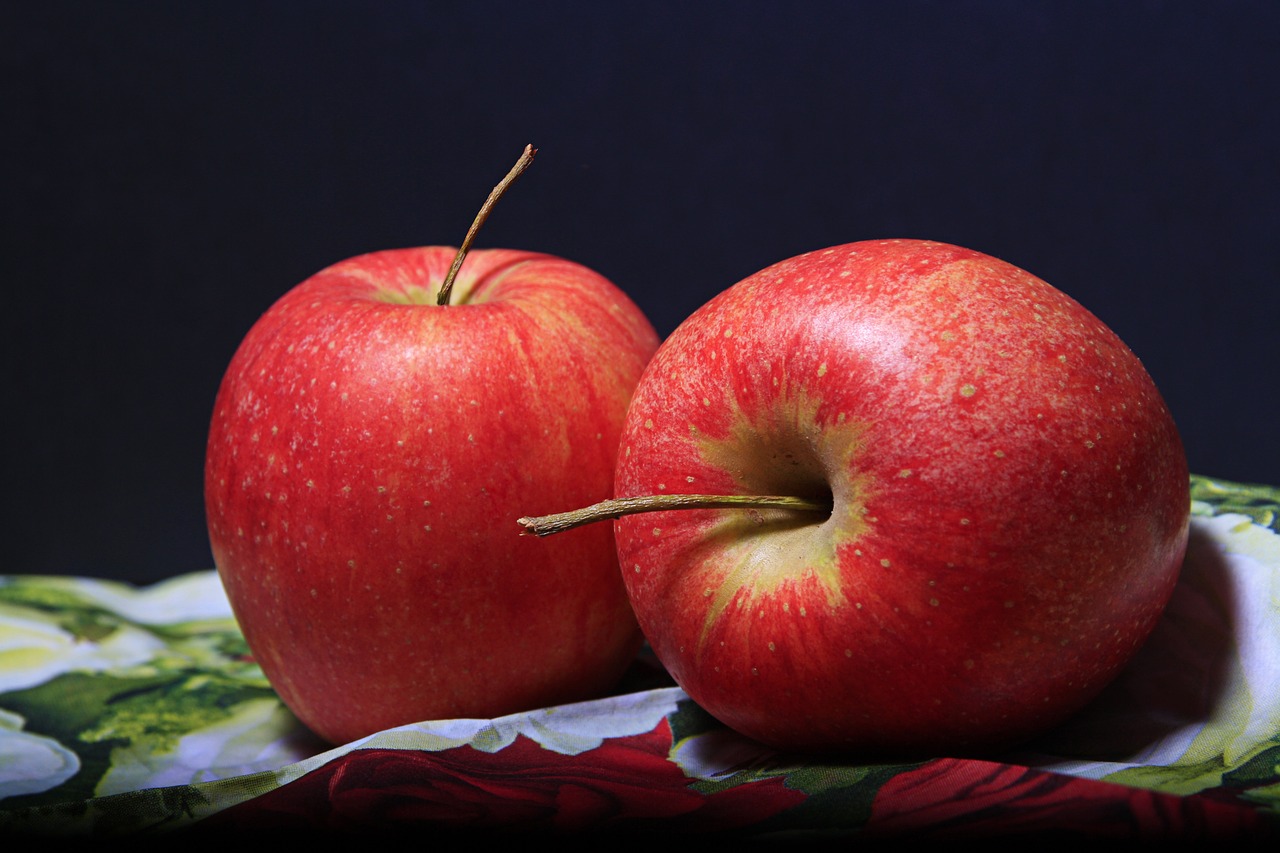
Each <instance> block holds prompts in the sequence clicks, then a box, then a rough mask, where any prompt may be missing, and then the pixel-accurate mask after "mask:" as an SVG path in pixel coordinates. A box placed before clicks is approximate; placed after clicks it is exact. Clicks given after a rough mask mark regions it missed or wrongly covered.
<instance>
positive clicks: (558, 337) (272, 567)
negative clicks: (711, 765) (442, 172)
mask: <svg viewBox="0 0 1280 853" xmlns="http://www.w3.org/2000/svg"><path fill="white" fill-rule="evenodd" d="M469 236H470V235H469ZM457 251H458V250H456V249H454V248H446V247H439V246H429V247H423V248H412V249H397V250H388V251H382V252H374V253H371V254H368V255H363V256H360V257H355V258H351V259H349V260H345V261H342V262H341V263H338V264H335V265H334V266H331V267H329V268H328V269H325V270H322V271H321V272H319V273H317V274H316V275H314V276H313V277H311V278H309V279H307V280H306V281H304V282H302V283H301V284H299V285H297V286H296V287H294V288H293V289H292V290H290V291H289V292H288V293H286V294H285V295H284V296H283V297H282V298H281V299H280V300H279V301H278V302H276V303H275V304H274V305H273V306H272V307H271V308H270V310H268V311H267V312H266V313H265V315H263V316H262V318H261V319H260V320H258V322H257V323H256V324H255V325H254V326H253V328H252V329H251V330H250V331H249V333H248V335H247V336H246V338H245V339H244V341H243V343H242V344H241V345H240V347H239V349H238V350H237V352H236V353H235V355H234V357H233V359H232V361H231V364H230V366H229V368H228V369H227V372H226V375H225V377H224V379H223V381H222V384H221V387H220V389H219V391H218V395H217V401H216V404H215V408H214V413H213V418H212V424H211V427H210V433H209V439H208V455H207V462H206V469H205V483H206V486H205V498H206V505H207V514H208V526H209V536H210V540H211V543H212V549H213V555H214V560H215V562H216V564H217V568H218V572H219V574H220V577H221V579H222V582H223V584H224V586H225V588H226V591H227V595H228V597H229V599H230V602H231V606H232V608H233V610H234V613H235V616H236V619H237V620H238V622H239V624H240V627H241V628H242V629H243V631H244V635H245V639H246V641H247V642H248V645H249V648H250V650H251V651H252V653H253V655H254V657H255V658H256V660H257V661H258V662H259V663H260V664H261V666H262V669H263V671H264V672H265V674H266V676H267V678H268V679H269V680H270V682H271V684H272V685H273V686H274V688H275V689H276V690H277V691H278V693H279V694H280V696H281V698H282V699H283V700H284V702H285V703H286V704H287V705H288V707H289V708H290V709H292V710H293V712H294V713H295V714H296V715H297V716H298V717H299V718H300V719H301V721H302V722H303V723H305V724H306V725H307V726H308V727H310V728H311V729H312V730H314V731H315V732H316V733H317V734H319V735H320V736H321V737H323V738H325V739H326V740H328V741H331V742H334V743H343V742H348V741H351V740H353V739H355V738H358V737H360V736H363V735H367V734H370V733H372V732H375V731H378V730H381V729H384V728H387V727H390V726H395V725H400V724H405V723H411V722H415V721H419V720H424V719H440V718H453V717H482V718H488V717H493V716H498V715H502V714H506V713H510V712H514V711H517V710H523V709H528V708H534V707H542V706H547V705H552V704H557V703H561V702H566V701H572V700H577V699H581V698H584V697H589V696H592V695H594V694H596V693H598V692H600V691H603V690H606V689H607V688H609V687H610V686H611V685H612V684H613V683H614V682H615V681H616V680H617V679H618V678H619V676H620V675H621V673H622V672H623V670H624V669H625V668H626V666H627V665H628V664H629V662H630V661H631V659H632V658H633V656H634V654H635V652H636V650H637V649H638V647H639V644H640V642H641V639H640V634H639V630H638V627H637V625H636V622H635V618H634V616H633V615H632V613H631V611H630V607H629V605H628V602H627V598H626V594H625V590H624V589H623V585H622V581H621V578H620V574H619V571H618V564H617V556H616V552H615V549H614V540H613V533H612V530H610V529H608V528H607V526H600V525H597V527H600V528H601V529H585V530H582V531H578V532H577V533H578V534H580V535H574V536H572V538H568V537H566V538H564V541H557V542H555V543H554V547H551V548H547V547H545V543H537V542H535V541H534V540H531V539H529V538H527V537H522V536H520V534H519V531H517V530H514V529H512V528H510V527H508V526H507V525H509V524H510V519H511V518H512V517H513V516H514V515H516V514H517V513H518V512H524V511H527V510H528V508H529V507H530V506H534V507H546V508H548V509H550V508H554V507H560V506H564V505H566V504H569V505H573V504H577V503H581V502H585V501H594V500H600V499H602V498H605V497H607V496H608V495H610V494H611V493H612V487H613V471H614V466H615V462H616V459H617V450H618V440H619V433H620V431H621V428H622V422H623V417H624V414H625V411H626V406H627V402H628V400H629V399H630V396H631V392H632V389H633V388H634V386H635V383H636V381H637V379H638V378H639V376H640V372H641V370H642V368H643V367H644V365H645V363H646V362H647V361H648V359H649V357H650V356H651V355H652V353H653V351H654V349H655V348H656V347H657V344H658V340H657V336H656V334H655V333H654V331H653V328H652V326H651V325H650V324H649V322H648V320H647V319H646V318H645V317H644V316H643V314H642V313H641V311H640V310H639V309H638V308H637V307H636V306H635V305H634V304H633V303H632V302H631V301H630V300H629V299H628V298H627V297H626V296H625V295H624V294H623V293H622V292H621V291H620V290H619V289H618V288H616V287H615V286H614V285H613V284H611V283H610V282H609V281H607V280H606V279H605V278H604V277H602V276H601V275H599V274H598V273H596V272H593V271H592V270H590V269H587V268H586V267H583V266H580V265H578V264H575V263H572V262H570V261H567V260H563V259H560V258H556V257H552V256H549V255H544V254H536V253H532V252H524V251H512V250H488V251H476V252H472V253H471V254H470V255H468V256H467V257H466V263H465V265H463V266H462V267H461V270H460V272H459V274H458V277H457V280H456V284H455V285H454V286H453V287H452V294H451V302H450V304H447V305H443V306H442V305H438V304H437V296H438V292H439V290H440V289H441V285H442V282H443V281H444V280H445V278H446V275H447V273H448V271H449V270H450V267H451V264H452V262H453V261H454V259H455V255H456V254H457Z"/></svg>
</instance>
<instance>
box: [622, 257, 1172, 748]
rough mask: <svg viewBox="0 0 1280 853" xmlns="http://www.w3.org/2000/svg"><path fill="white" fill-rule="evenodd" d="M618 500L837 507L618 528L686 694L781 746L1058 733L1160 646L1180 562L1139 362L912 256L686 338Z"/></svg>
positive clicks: (639, 430)
mask: <svg viewBox="0 0 1280 853" xmlns="http://www.w3.org/2000/svg"><path fill="white" fill-rule="evenodd" d="M615 492H616V495H617V496H619V497H626V496H635V495H643V494H653V493H661V492H689V493H711V494H720V493H732V494H801V495H812V496H822V495H825V496H829V497H830V499H831V501H832V507H833V509H832V512H831V515H830V517H823V516H822V515H813V514H808V515H806V514H802V513H786V512H782V511H749V512H744V511H741V510H710V509H708V510H681V511H664V512H655V513H648V514H643V515H633V516H629V517H624V518H621V519H618V520H617V521H616V522H615V524H614V527H615V532H616V535H617V542H618V553H619V561H620V564H621V566H622V570H623V575H624V577H625V580H626V584H627V588H628V593H629V595H630V597H631V601H632V604H633V607H634V608H635V611H636V613H637V616H638V618H639V621H640V625H641V627H642V629H643V630H644V633H645V635H646V636H647V637H648V639H649V641H650V643H651V645H652V646H653V648H654V651H655V653H656V654H657V656H658V658H659V659H660V660H661V661H662V662H663V664H664V665H665V666H666V668H667V669H668V670H669V672H670V673H671V675H672V676H673V677H674V678H675V679H676V681H677V682H678V683H679V684H680V685H681V686H682V687H683V688H684V689H685V690H686V691H687V692H688V693H689V694H690V696H691V697H692V698H693V699H694V700H695V701H697V702H698V703H699V704H700V705H702V706H703V707H704V708H705V709H707V710H708V711H709V712H710V713H711V714H713V715H715V716H717V717H718V718H720V719H721V720H722V721H723V722H725V723H726V724H727V725H729V726H731V727H733V728H735V729H737V730H738V731H740V732H742V733H744V734H746V735H748V736H751V737H753V738H756V739H758V740H760V741H762V742H765V743H767V744H771V745H774V746H776V747H779V748H782V749H796V750H828V751H831V750H836V751H842V752H854V753H861V754H864V755H869V756H870V755H888V754H891V755H921V754H928V753H931V752H938V751H943V752H948V753H951V754H955V753H957V752H977V751H983V750H990V749H996V748H1000V747H1005V746H1010V745H1013V744H1016V743H1019V742H1021V741H1024V740H1025V739H1027V738H1029V737H1031V736H1033V735H1034V734H1036V733H1039V732H1042V731H1044V730H1045V729H1047V728H1048V727H1050V726H1052V725H1054V724H1055V723H1058V722H1059V721H1061V720H1063V719H1064V718H1065V717H1067V716H1068V715H1070V714H1071V713H1073V712H1074V711H1076V710H1077V709H1079V708H1080V707H1081V706H1082V705H1084V704H1085V703H1086V702H1087V701H1088V700H1089V699H1090V698H1092V697H1093V696H1094V695H1096V693H1097V692H1098V691H1099V690H1101V688H1102V687H1103V686H1105V685H1106V684H1107V683H1108V682H1109V681H1111V680H1112V679H1113V677H1114V676H1115V675H1116V674H1117V673H1118V671H1119V670H1120V669H1121V668H1122V667H1123V666H1124V664H1125V663H1126V662H1127V661H1128V660H1129V658H1130V657H1131V656H1132V654H1133V653H1134V652H1135V651H1136V649H1137V648H1138V647H1139V646H1140V645H1141V643H1142V642H1143V641H1144V640H1145V639H1146V637H1147V636H1148V634H1149V633H1150V632H1151V630H1152V628H1153V627H1154V625H1155V623H1156V621H1157V620H1158V618H1159V617H1160V614H1161V612H1162V610H1163V608H1164V606H1165V604H1166V603H1167V601H1168V598H1169V596H1170V594H1171V592H1172V590H1173V586H1174V584H1175V582H1176V580H1177V577H1178V572H1179V569H1180V566H1181V563H1182V559H1183V555H1184V552H1185V549H1186V543H1187V535H1188V525H1189V514H1190V496H1189V480H1188V471H1187V463H1186V458H1185V455H1184V453H1183V448H1182V444H1181V440H1180V438H1179V436H1178V433H1177V430H1176V428H1175V425H1174V422H1173V420H1172V418H1171V416H1170V413H1169V411H1168V409H1167V408H1166V406H1165V404H1164V402H1163V400H1162V398H1161V396H1160V394H1159V392H1158V391H1157V389H1156V387H1155V385H1154V384H1153V382H1152V380H1151V378H1150V377H1149V375H1148V374H1147V373H1146V371H1145V369H1144V368H1143V367H1142V365H1141V363H1140V362H1139V361H1138V359H1137V358H1136V357H1135V356H1134V354H1133V353H1132V352H1131V351H1130V350H1129V349H1128V348H1127V347H1126V346H1125V344H1124V343H1122V342H1121V341H1120V339H1119V338H1118V337H1117V336H1116V335H1115V334H1114V333H1113V332H1112V331H1110V330H1109V329H1108V328H1107V327H1106V326H1105V325H1103V323H1102V322H1100V321H1099V320H1098V319H1097V318H1096V317H1094V316H1093V315H1092V314H1091V313H1089V312H1088V311H1087V310H1086V309H1085V308H1083V307H1082V306H1081V305H1079V304H1078V303H1077V302H1075V301H1074V300H1072V299H1071V298H1070V297H1068V296H1066V295H1065V294H1063V293H1062V292H1060V291H1058V290H1056V289H1054V288H1053V287H1051V286H1050V285H1048V284H1046V283H1045V282H1043V281H1041V280H1040V279H1038V278H1036V277H1034V276H1032V275H1030V274H1029V273H1027V272H1025V271H1023V270H1021V269H1018V268H1017V267H1014V266H1012V265H1010V264H1007V263H1005V262H1003V261H1000V260H998V259H995V258H992V257H990V256H987V255H983V254H981V253H978V252H974V251H971V250H967V249H963V248H960V247H956V246H951V245H946V244H941V243H933V242H925V241H914V240H886V241H874V242H863V243H853V244H848V245H843V246H836V247H833V248H830V249H826V250H821V251H816V252H812V253H808V254H805V255H801V256H798V257H795V258H792V259H790V260H786V261H783V262H781V263H779V264H776V265H774V266H772V267H769V268H767V269H765V270H762V271H761V272H759V273H757V274H755V275H753V276H750V277H748V278H747V279H745V280H744V281H742V282H740V283H739V284H737V285H735V286H734V287H731V288H729V289H728V290H726V291H725V292H723V293H721V294H720V295H718V296H717V297H715V298H714V299H712V300H711V301H710V302H709V303H707V304H706V305H705V306H703V307H702V308H701V309H699V310H698V311H697V312H695V313H694V314H693V315H692V316H690V317H689V318H688V319H687V320H686V321H685V322H684V323H682V324H681V325H680V327H678V328H677V329H676V331H675V332H674V333H673V334H672V335H671V336H670V337H669V338H668V339H667V341H665V342H664V343H663V345H662V346H661V347H660V348H659V351H658V353H657V354H656V356H655V357H654V358H653V360H652V361H651V362H650V364H649V366H648V367H647V369H646V371H645V373H644V375H643V377H642V378H641V381H640V384H639V386H638V388H637V390H636V393H635V396H634V397H633V400H632V404H631V407H630V410H629V413H628V418H627V423H626V427H625V429H624V432H623V437H622V448H621V455H620V458H619V463H618V469H617V474H616V484H615Z"/></svg>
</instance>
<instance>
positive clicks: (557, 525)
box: [517, 495, 831, 536]
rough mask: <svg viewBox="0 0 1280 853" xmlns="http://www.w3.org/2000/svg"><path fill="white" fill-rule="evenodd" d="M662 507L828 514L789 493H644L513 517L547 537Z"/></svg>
mask: <svg viewBox="0 0 1280 853" xmlns="http://www.w3.org/2000/svg"><path fill="white" fill-rule="evenodd" d="M666 509H791V510H796V511H798V512H826V513H829V512H831V503H830V502H829V501H820V500H812V499H810V498H799V497H794V496H792V495H645V496H643V497H637V498H612V499H610V500H607V501H601V502H600V503H597V504H592V505H591V506H588V507H583V508H582V509H574V510H569V511H568V512H559V513H555V514H553V515H540V516H525V517H524V518H521V519H517V523H518V524H519V525H520V526H521V527H523V528H524V529H525V532H526V533H532V534H534V535H535V536H550V535H551V534H553V533H562V532H564V531H566V530H572V529H573V528H575V527H581V526H583V525H584V524H593V523H594V522H597V521H606V520H608V519H613V518H621V517H622V516H624V515H634V514H636V513H641V512H657V511H659V510H666Z"/></svg>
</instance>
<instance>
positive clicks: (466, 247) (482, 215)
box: [436, 145, 538, 305]
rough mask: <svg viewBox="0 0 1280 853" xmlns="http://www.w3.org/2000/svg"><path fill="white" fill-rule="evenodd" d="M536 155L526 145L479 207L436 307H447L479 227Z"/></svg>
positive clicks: (442, 288)
mask: <svg viewBox="0 0 1280 853" xmlns="http://www.w3.org/2000/svg"><path fill="white" fill-rule="evenodd" d="M537 153H538V149H536V148H534V147H533V146H532V145H526V146H525V147H524V152H523V153H522V154H521V155H520V159H519V160H516V164H515V165H514V166H512V167H511V171H509V172H507V176H506V177H505V178H503V179H502V180H501V181H498V185H497V186H495V187H494V188H493V189H492V190H491V191H490V192H489V197H488V198H486V199H485V200H484V204H482V205H480V212H479V213H477V214H476V218H475V219H474V220H472V222H471V227H470V228H468V229H467V236H466V237H464V238H463V239H462V244H461V245H460V246H458V253H457V254H456V255H454V256H453V266H451V267H449V274H448V275H446V276H445V277H444V284H442V285H440V294H439V295H438V296H437V297H436V304H437V305H448V304H449V296H450V295H451V294H452V293H453V280H454V279H456V278H457V277H458V270H460V269H462V261H463V259H464V258H466V256H467V252H469V251H471V244H472V243H473V242H475V239H476V234H478V233H479V232H480V227H481V226H482V225H484V221H485V220H486V219H488V218H489V213H490V212H491V211H492V210H493V206H494V205H495V204H497V203H498V199H500V198H502V194H503V193H505V192H506V191H507V187H509V186H511V185H512V184H514V183H515V181H516V178H518V177H520V176H521V175H523V174H524V170H525V169H527V168H529V164H531V163H532V162H533V155H535V154H537Z"/></svg>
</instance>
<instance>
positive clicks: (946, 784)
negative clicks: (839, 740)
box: [866, 758, 1269, 840]
mask: <svg viewBox="0 0 1280 853" xmlns="http://www.w3.org/2000/svg"><path fill="white" fill-rule="evenodd" d="M1268 828H1269V827H1268V825H1267V824H1265V823H1264V820H1263V817H1262V815H1261V814H1259V812H1258V811H1257V810H1256V809H1253V808H1251V807H1249V806H1247V805H1245V804H1242V803H1238V802H1226V801H1219V800H1214V799H1211V798H1208V797H1178V796H1174V795H1172V794H1161V793H1156V792H1154V791H1148V790H1143V789H1139V788H1127V787H1124V786H1121V785H1116V784H1113V783H1110V782H1100V781H1096V780H1092V779H1082V778H1076V777H1071V776H1063V775H1059V774H1055V773H1048V772H1045V771H1042V770H1034V769H1031V768H1027V767H1019V766H1015V765H1010V764H997V763H993V762H989V761H976V760H970V759H956V758H943V759H937V760H934V761H930V762H928V763H927V764H924V765H922V766H920V767H918V768H916V769H914V770H909V771H906V772H903V773H899V774H897V775H896V776H893V777H892V778H890V779H889V780H888V781H887V782H886V783H885V784H884V785H883V786H882V787H881V788H880V790H879V791H878V792H877V794H876V798H875V800H874V802H873V804H872V807H871V818H870V820H869V821H868V825H867V828H866V832H867V834H869V835H889V836H897V837H904V836H918V837H929V838H944V837H956V838H959V837H975V838H984V837H998V836H1001V835H1028V834H1041V833H1042V834H1049V833H1063V834H1070V833H1072V832H1075V833H1079V834H1080V835H1082V836H1088V837H1090V838H1108V837H1110V838H1130V839H1135V838H1136V839H1152V840H1161V839H1176V840H1183V839H1191V838H1222V837H1236V836H1251V835H1254V834H1256V833H1259V832H1263V831H1266V830H1267V829H1268Z"/></svg>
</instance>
